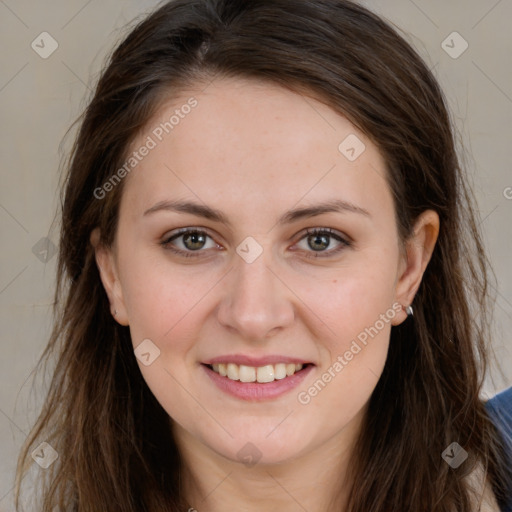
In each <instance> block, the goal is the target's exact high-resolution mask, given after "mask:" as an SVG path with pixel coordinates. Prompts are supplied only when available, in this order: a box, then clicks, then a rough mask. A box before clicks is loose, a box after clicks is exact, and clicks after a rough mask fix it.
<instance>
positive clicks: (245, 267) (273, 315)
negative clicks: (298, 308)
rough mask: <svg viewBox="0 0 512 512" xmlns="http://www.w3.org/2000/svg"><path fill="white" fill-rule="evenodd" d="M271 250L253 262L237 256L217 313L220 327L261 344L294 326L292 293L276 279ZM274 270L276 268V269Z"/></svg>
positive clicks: (276, 274) (276, 272) (267, 250)
mask: <svg viewBox="0 0 512 512" xmlns="http://www.w3.org/2000/svg"><path fill="white" fill-rule="evenodd" d="M271 259H272V256H271V250H270V249H268V248H267V249H265V250H264V251H263V253H262V254H261V255H260V256H259V257H258V258H257V259H256V260H255V261H253V262H252V263H247V262H246V261H244V260H243V259H242V258H241V257H239V256H238V255H235V260H234V265H235V268H234V269H233V271H232V272H229V275H228V279H229V280H228V282H227V283H226V284H225V286H226V288H225V292H224V294H223V296H222V300H221V303H220V305H219V308H218V310H217V317H218V320H219V322H220V323H221V325H223V326H224V327H226V328H227V329H229V330H231V331H234V332H236V333H237V335H238V336H239V337H241V338H242V339H245V340H248V341H261V340H264V339H265V338H268V337H270V336H271V335H273V334H276V333H277V332H279V331H281V330H283V329H285V328H286V327H288V326H290V325H291V324H292V323H293V320H294V318H295V311H294V305H293V297H294V295H293V293H292V292H291V291H290V289H289V288H288V287H287V286H286V284H285V283H283V281H282V280H281V279H282V278H281V279H280V278H279V277H277V276H278V275H279V270H278V269H277V268H276V265H272V261H271ZM273 267H274V268H273Z"/></svg>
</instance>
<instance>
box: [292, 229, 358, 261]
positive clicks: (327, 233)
mask: <svg viewBox="0 0 512 512" xmlns="http://www.w3.org/2000/svg"><path fill="white" fill-rule="evenodd" d="M333 239H334V241H336V242H337V247H336V248H334V249H331V250H329V251H327V250H326V249H328V248H329V246H332V245H333V243H332V242H333ZM303 241H305V243H306V247H304V246H302V247H301V249H302V250H304V251H305V252H306V254H305V256H306V257H307V258H327V257H329V256H333V255H335V254H338V253H339V252H340V251H342V250H343V249H345V248H346V247H349V246H350V245H351V243H350V242H349V241H348V240H346V239H345V238H343V237H342V236H341V235H340V234H337V233H335V232H333V230H331V229H330V228H314V229H308V230H307V231H306V235H305V236H303V237H302V238H301V240H300V243H302V242H303ZM300 243H299V244H297V246H299V247H300ZM308 248H309V249H308ZM310 249H312V250H310ZM308 253H309V254H308Z"/></svg>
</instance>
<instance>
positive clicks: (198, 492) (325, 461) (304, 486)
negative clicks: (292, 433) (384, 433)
mask: <svg viewBox="0 0 512 512" xmlns="http://www.w3.org/2000/svg"><path fill="white" fill-rule="evenodd" d="M360 424H361V416H358V417H356V418H355V419H354V420H353V421H352V422H351V423H350V424H349V425H347V426H346V427H345V428H344V429H343V430H342V431H341V432H339V433H337V434H336V435H335V436H333V437H332V438H331V439H329V440H328V441H327V442H325V443H323V444H322V445H321V446H312V447H310V449H309V450H308V451H307V452H304V453H302V454H298V455H297V456H295V457H294V458H293V459H290V460H286V461H282V462H280V463H275V464H263V463H257V464H255V465H254V466H246V465H244V464H243V463H241V462H238V461H233V460H230V459H228V458H226V457H224V456H222V455H219V454H218V453H217V452H215V451H213V450H212V449H211V448H209V447H207V446H205V445H204V444H203V443H201V442H200V441H199V440H197V439H196V438H194V437H193V436H191V435H190V434H189V433H188V432H187V431H185V430H183V429H182V428H181V427H180V426H179V425H177V424H175V425H174V426H173V434H174V437H175V439H176V441H177V443H178V446H179V448H180V453H181V456H182V461H183V467H182V477H183V478H182V486H183V489H182V491H183V495H184V497H185V499H186V502H187V503H188V504H189V507H190V509H189V510H191V511H193V510H194V509H195V510H197V512H218V511H219V512H220V511H223V512H224V511H225V510H240V511H244V512H253V511H254V512H256V511H258V512H260V511H261V510H267V511H273V510H275V511H279V512H292V511H293V512H296V511H297V510H307V511H308V512H325V510H345V504H346V501H347V496H348V491H349V489H350V476H349V471H348V466H349V461H350V457H351V456H352V449H351V448H352V447H353V446H354V442H355V439H356V437H357V435H358V432H359V430H360Z"/></svg>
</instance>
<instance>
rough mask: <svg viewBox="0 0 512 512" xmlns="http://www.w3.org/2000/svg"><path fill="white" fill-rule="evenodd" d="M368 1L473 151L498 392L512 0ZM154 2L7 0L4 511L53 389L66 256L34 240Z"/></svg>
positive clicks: (0, 414) (508, 281)
mask: <svg viewBox="0 0 512 512" xmlns="http://www.w3.org/2000/svg"><path fill="white" fill-rule="evenodd" d="M365 3H366V4H367V5H369V6H370V7H371V8H373V9H375V10H376V11H377V12H379V13H380V14H382V15H383V16H385V17H386V18H388V19H390V20H391V21H393V22H394V23H395V24H396V25H398V26H399V27H400V28H401V29H403V31H405V32H406V33H407V36H406V37H407V39H408V40H409V41H410V42H411V43H413V45H414V46H415V47H416V48H417V49H418V50H419V51H420V53H421V54H422V55H423V56H424V57H425V59H426V60H427V62H428V63H429V65H430V66H431V67H432V68H433V70H434V72H435V74H436V76H437V77H438V78H439V80H440V82H441V84H442V86H443V88H444V90H445V92H446V95H447V97H448V98H449V101H450V103H451V107H452V110H453V115H454V118H455V119H456V121H457V124H458V126H459V129H460V131H461V133H462V135H463V138H464V143H465V145H466V147H467V149H468V150H469V151H470V152H471V155H472V156H471V157H470V158H469V159H468V163H469V170H470V173H471V174H472V175H473V178H474V182H475V190H476V194H477V197H478V201H479V209H480V214H481V219H482V226H483V230H484V233H485V239H486V243H487V247H488V250H489V254H490V257H491V260H492V262H493V265H494V269H495V272H496V276H497V282H498V301H497V307H496V334H495V339H494V343H495V347H496V352H497V355H498V358H499V359H500V361H501V363H502V365H503V369H504V374H500V373H499V372H496V371H495V372H494V378H493V379H488V381H487V383H486V388H485V390H486V393H488V394H489V395H491V394H494V393H495V392H496V391H499V390H501V389H503V388H504V387H506V386H508V385H510V384H512V336H511V335H510V331H511V328H512V272H511V266H510V261H511V260H510V253H511V250H512V236H511V229H510V224H511V220H512V172H511V163H512V162H511V154H512V150H511V140H510V136H511V121H512V85H511V83H512V65H511V57H510V56H511V55H512V37H511V34H510V19H512V2H510V1H508V0H501V1H498V0H470V1H468V0H453V1H452V0H448V1H447V0H434V1H432V0H430V1H427V0H414V1H413V0H386V1H384V0H370V1H366V2H365ZM154 5H156V2H154V1H151V0H145V1H141V0H139V1H135V0H124V1H122V2H119V1H118V2H116V1H114V0H102V1H99V0H89V1H86V0H72V1H70V0H67V1H64V0H48V1H46V2H40V1H37V2H36V1H35V0H18V1H16V0H0V28H1V32H0V34H1V35H0V38H1V43H2V52H1V53H0V59H1V66H0V112H1V119H2V124H1V127H0V131H1V134H0V154H1V163H0V168H1V180H2V187H1V189H0V229H1V235H2V251H1V256H0V258H1V270H0V303H1V313H0V323H1V326H2V345H1V347H2V355H1V358H0V383H1V385H0V511H12V510H13V508H12V504H11V501H12V486H13V470H14V466H15V460H16V455H17V452H18V450H19V447H20V445H21V443H22V442H23V440H24V438H25V436H26V433H27V432H28V430H29V425H30V423H31V421H33V419H34V413H35V410H36V409H37V404H38V403H39V399H40V396H41V394H42V393H41V392H40V391H39V392H37V391H31V378H30V377H31V374H32V370H33V368H34V365H35V363H36V361H37V359H38V357H39V355H40V353H41V351H42V349H43V347H44V345H45V343H46V340H47V337H48V334H49V330H50V325H51V301H52V291H53V288H52V286H53V278H54V270H55V262H56V258H55V257H53V256H52V251H51V249H52V248H51V247H50V248H49V252H48V253H47V256H46V258H47V259H48V261H47V262H46V263H45V262H44V261H41V258H42V259H44V258H43V256H44V252H43V253H39V258H38V257H37V256H36V254H34V252H33V247H34V245H36V244H37V243H38V241H39V240H40V239H41V238H43V237H47V236H49V237H50V238H51V239H52V240H53V242H54V243H57V238H56V235H55V233H53V232H52V233H50V231H49V230H50V226H51V224H52V220H53V217H54V213H55V210H56V198H57V194H56V189H57V185H58V172H57V170H58V166H59V161H60V154H59V143H60V141H61V139H62V137H63V135H64V133H65V131H66V129H67V128H68V127H69V125H70V124H71V122H72V121H73V120H74V119H75V117H76V116H77V115H78V114H79V112H80V111H81V109H82V108H83V106H84V105H85V101H86V98H87V96H88V94H89V93H90V88H89V87H90V86H89V85H88V84H90V83H92V82H93V81H94V80H95V79H96V78H97V75H98V72H99V70H100V69H101V65H102V63H103V61H104V57H105V55H106V54H107V52H108V51H109V50H110V49H111V48H112V46H113V45H114V43H115V42H116V41H117V40H119V38H120V37H121V36H122V35H123V34H124V33H125V31H126V29H125V25H126V23H128V22H129V21H130V20H133V19H134V18H135V17H136V16H140V15H141V14H142V13H144V12H145V11H147V10H148V9H150V8H151V7H152V6H154ZM44 31H46V32H48V33H49V34H50V35H51V36H52V37H53V38H54V39H55V40H56V41H57V43H58V48H57V50H56V51H55V52H54V53H53V54H52V55H51V56H50V57H48V58H47V59H43V58H41V57H40V56H39V55H38V54H37V53H36V52H35V51H34V50H33V49H32V48H31V43H32V41H34V40H35V39H36V37H37V36H39V34H41V33H42V32H44ZM454 31H456V32H458V33H459V34H460V35H461V36H462V38H464V40H465V41H467V43H468V45H469V46H468V49H467V50H466V51H465V52H464V53H463V54H462V55H460V56H459V57H458V58H452V57H451V56H450V55H448V54H447V53H446V52H445V51H444V50H443V48H442V46H441V44H442V42H443V41H444V40H445V39H446V38H447V37H448V36H449V35H450V34H451V33H452V32H454ZM452 39H453V43H452V42H451V41H452ZM38 40H40V39H38ZM447 41H448V44H449V45H450V46H453V48H452V49H451V50H450V51H451V52H452V53H453V52H458V51H459V50H460V49H462V48H463V46H462V44H464V41H463V40H462V39H460V38H458V36H455V38H454V36H450V38H448V40H447ZM36 42H37V40H36ZM46 48H49V46H48V45H47V46H46ZM70 140H71V139H70ZM70 140H69V141H68V143H67V144H66V145H65V146H64V148H63V150H65V149H66V148H69V142H70ZM44 248H45V247H44V246H43V249H44ZM46 248H48V247H46ZM40 250H41V248H39V251H40ZM35 252H38V251H35ZM36 470H39V471H43V470H42V469H39V468H38V467H37V468H36Z"/></svg>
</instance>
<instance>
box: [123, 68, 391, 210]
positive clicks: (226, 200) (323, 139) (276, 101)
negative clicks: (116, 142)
mask: <svg viewBox="0 0 512 512" xmlns="http://www.w3.org/2000/svg"><path fill="white" fill-rule="evenodd" d="M144 146H146V147H148V148H150V149H148V150H144V151H143V152H144V154H145V155H144V156H141V155H140V153H141V152H142V151H139V150H141V149H142V148H143V147H144ZM134 151H135V152H138V153H139V156H138V159H137V162H136V165H135V166H134V168H133V170H132V171H131V172H130V173H129V175H128V177H127V179H126V181H127V182H126V183H125V190H124V193H123V196H124V197H123V200H122V204H123V203H124V204H126V202H129V203H130V212H131V213H132V214H133V215H138V214H140V212H143V211H144V210H145V209H147V208H149V207H151V206H152V205H153V204H154V203H157V202H158V201H163V200H168V199H170V198H184V197H189V198H195V199H196V200H199V201H201V202H204V203H208V204H212V203H215V206H216V207H221V206H222V205H224V206H225V207H226V208H227V209H228V210H229V209H230V208H231V209H232V213H236V212H238V213H239V214H240V213H241V211H243V210H248V209H253V210H257V209H258V208H259V209H261V208H265V210H266V211H269V209H272V208H273V209H274V210H275V213H277V212H278V211H281V210H283V209H286V208H287V207H291V206H292V205H294V204H296V203H298V202H304V203H308V202H310V201H311V202H313V201H317V200H319V199H322V198H325V197H327V196H329V198H332V197H333V196H336V195H339V196H344V197H343V198H344V199H346V200H350V201H351V202H353V203H359V204H360V205H361V206H362V207H366V206H368V207H369V208H370V207H372V206H373V208H374V209H380V210H381V211H382V209H386V208H387V209H389V208H390V207H392V206H391V195H390V192H389V190H388V186H387V182H386V180H385V178H384V176H385V172H386V170H385V162H384V161H383V159H382V157H381V155H380V153H379V151H378V149H377V147H376V146H375V145H374V144H372V142H371V141H370V140H369V139H368V138H367V137H365V136H364V134H362V133H361V132H360V131H359V130H358V129H357V128H356V127H355V126H353V125H352V123H351V122H350V121H349V120H348V119H346V118H345V117H344V116H342V115H340V114H338V113H336V112H335V111H334V110H332V109H331V108H329V107H328V106H326V105H324V104H323V103H321V102H319V101H317V100H315V99H313V98H311V97H308V96H305V95H301V94H298V93H294V92H291V91H290V90H288V89H285V88H282V87H279V86H277V85H274V84H270V83H262V82H256V81H251V80H245V79H234V78H223V79H216V80H214V81H213V82H212V83H210V84H209V85H204V84H203V85H201V86H198V87H191V88H189V89H187V90H183V91H181V93H180V95H179V96H176V97H173V98H169V100H168V101H166V102H163V103H162V104H161V106H160V108H159V109H158V111H157V113H156V115H155V116H153V118H152V119H151V120H150V121H149V122H148V123H147V125H146V127H145V128H144V129H143V130H142V131H141V133H140V134H139V135H138V136H137V138H136V139H135V140H134V141H133V142H132V144H131V147H130V154H132V152H134ZM372 203H373V205H372ZM364 205H366V206H364ZM271 207H272V208H271ZM221 209H224V208H221Z"/></svg>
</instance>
